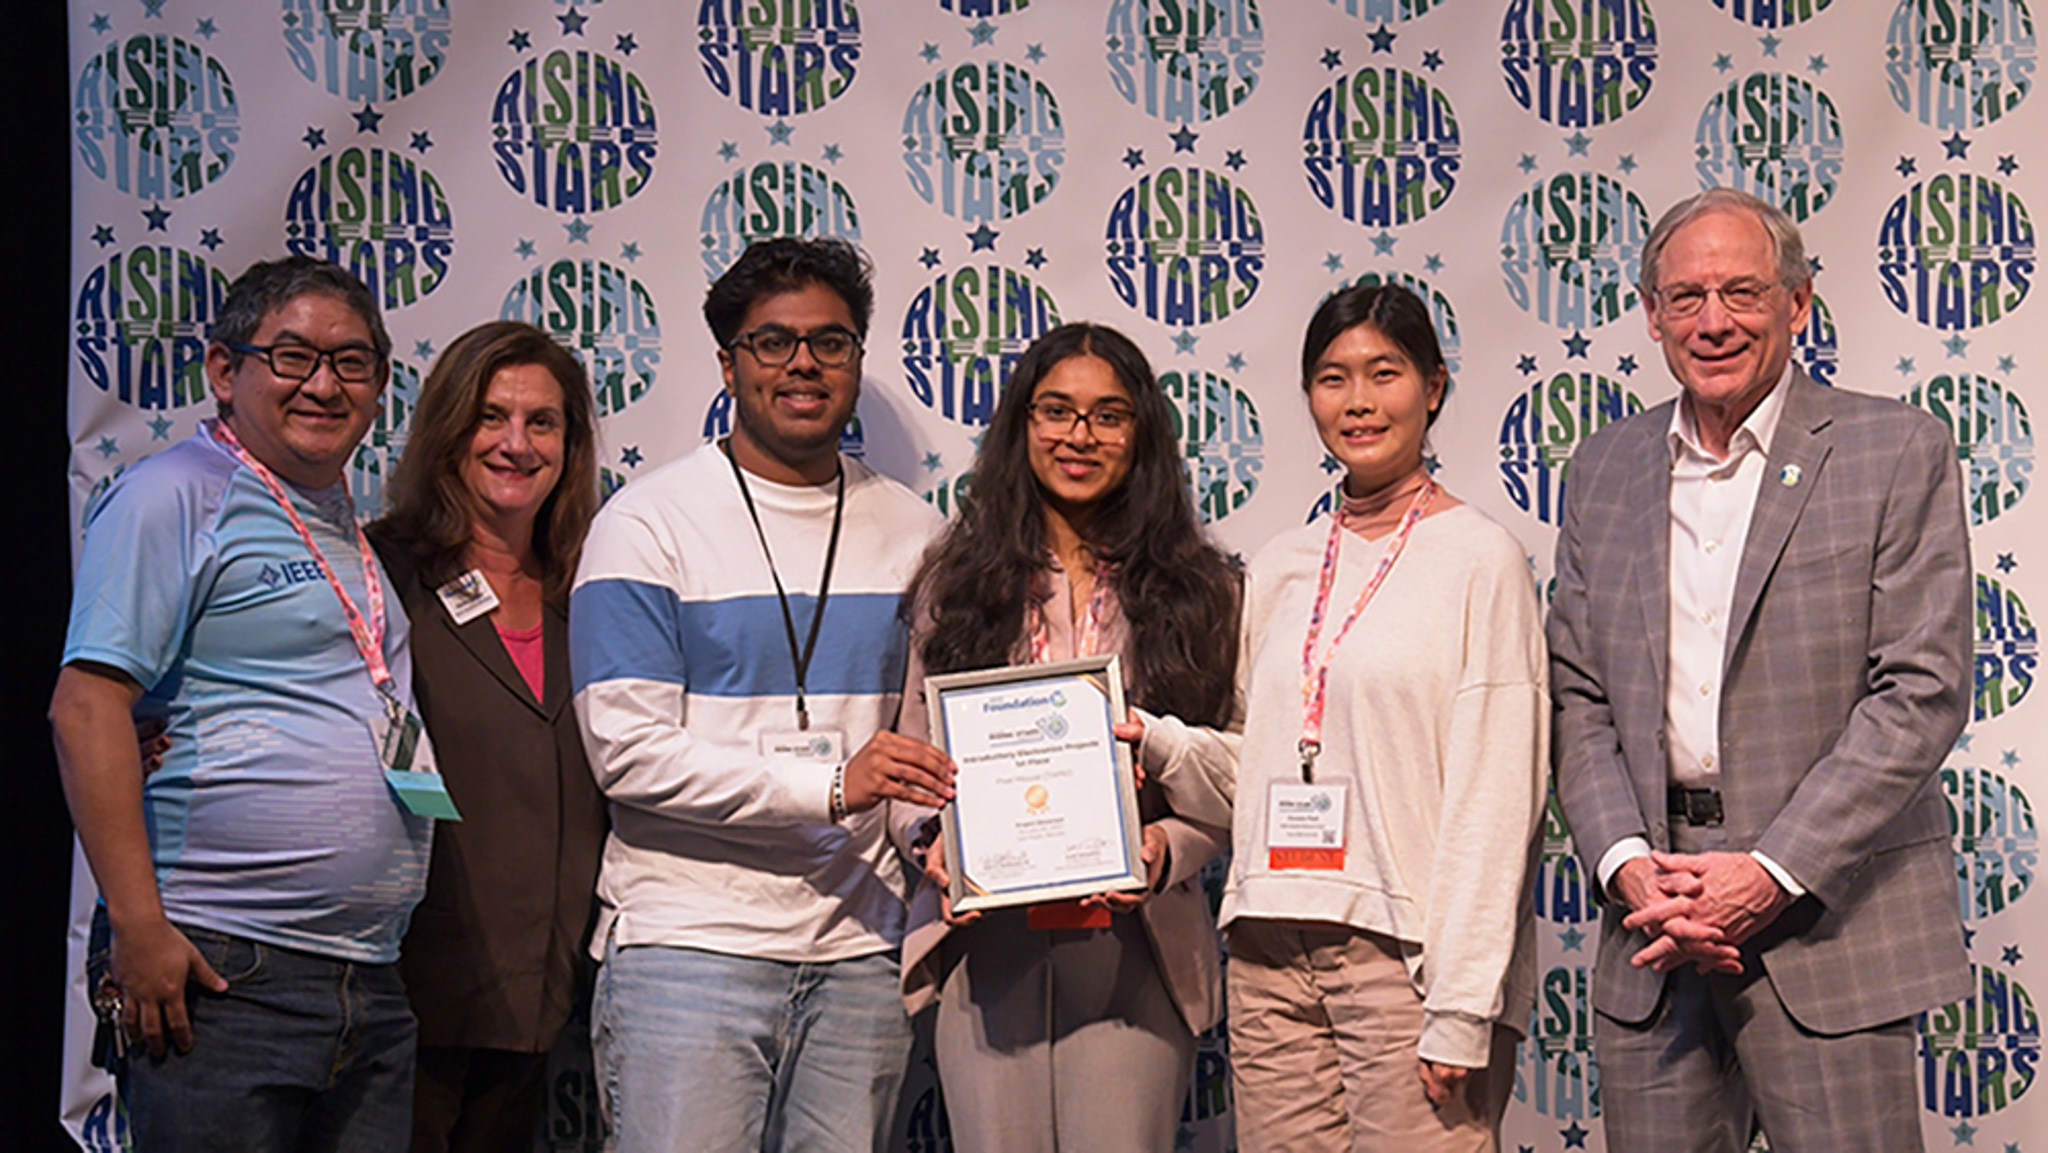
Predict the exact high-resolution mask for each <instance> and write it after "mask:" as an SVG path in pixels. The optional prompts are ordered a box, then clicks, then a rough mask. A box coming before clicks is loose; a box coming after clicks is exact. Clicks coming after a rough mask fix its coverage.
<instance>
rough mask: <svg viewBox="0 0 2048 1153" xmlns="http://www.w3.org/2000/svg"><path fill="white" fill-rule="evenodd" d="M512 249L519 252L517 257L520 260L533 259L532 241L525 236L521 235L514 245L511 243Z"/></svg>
mask: <svg viewBox="0 0 2048 1153" xmlns="http://www.w3.org/2000/svg"><path fill="white" fill-rule="evenodd" d="M512 251H514V252H516V253H518V254H519V258H520V259H521V260H532V259H533V241H531V240H528V239H526V238H525V237H523V236H522V237H520V238H519V243H517V244H515V245H513V246H512Z"/></svg>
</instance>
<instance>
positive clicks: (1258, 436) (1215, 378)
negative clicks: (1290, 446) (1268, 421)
mask: <svg viewBox="0 0 2048 1153" xmlns="http://www.w3.org/2000/svg"><path fill="white" fill-rule="evenodd" d="M1159 387H1160V389H1161V390H1162V391H1163V392H1165V393H1166V401H1167V404H1168V406H1169V407H1170V409H1171V410H1172V413H1173V431H1174V438H1175V439H1176V440H1178V441H1179V442H1180V446H1181V454H1182V456H1183V457H1184V458H1185V459H1186V461H1187V465H1188V481H1189V483H1190V485H1191V486H1192V488H1193V492H1194V498H1195V512H1196V514H1197V515H1198V516H1199V517H1200V518H1201V520H1202V523H1203V524H1215V523H1216V522H1218V521H1220V520H1222V519H1223V518H1224V517H1227V516H1229V515H1230V514H1231V513H1234V512H1236V511H1237V510H1238V509H1240V508H1243V507H1244V504H1245V502H1246V501H1248V500H1250V499H1251V498H1252V494H1253V493H1255V492H1257V491H1258V489H1259V473H1260V471H1261V470H1262V469H1263V468H1264V467H1265V436H1264V434H1263V433H1261V432H1260V429H1259V409H1258V406H1257V405H1256V404H1254V403H1253V402H1252V398H1251V397H1250V396H1249V395H1247V394H1246V393H1245V392H1244V390H1243V389H1240V388H1238V387H1237V385H1236V384H1235V383H1233V382H1232V381H1231V379H1230V378H1229V377H1227V376H1225V375H1223V374H1221V373H1217V372H1211V371H1208V370H1206V369H1186V370H1182V369H1175V370H1172V371H1169V372H1162V373H1160V374H1159Z"/></svg>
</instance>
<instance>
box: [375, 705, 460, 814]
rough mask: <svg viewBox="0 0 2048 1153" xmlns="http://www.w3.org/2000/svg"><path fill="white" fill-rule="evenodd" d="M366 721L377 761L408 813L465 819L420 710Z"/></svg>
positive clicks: (393, 792)
mask: <svg viewBox="0 0 2048 1153" xmlns="http://www.w3.org/2000/svg"><path fill="white" fill-rule="evenodd" d="M364 723H365V724H367V725H368V726H369V728H370V740H371V742H372V743H373V744H374V745H375V746H376V749H377V760H378V761H379V762H380V763H381V764H382V765H383V768H384V781H385V783H386V784H388V785H390V786H391V795H392V796H393V797H395V798H396V799H397V801H398V803H399V805H400V806H401V807H402V808H404V809H405V811H406V812H408V813H411V814H412V815H413V816H416V817H431V818H433V819H434V820H437V821H459V820H461V819H462V814H461V813H459V812H457V811H456V809H455V798H453V797H451V796H449V795H448V785H447V783H446V782H445V781H443V780H442V779H441V774H440V772H439V769H438V766H436V765H435V763H434V745H433V742H431V741H429V740H428V739H427V732H426V726H424V725H422V724H421V723H420V718H419V714H418V713H415V712H413V711H412V710H411V709H402V710H398V711H396V712H395V713H394V714H389V715H379V716H373V717H370V718H368V720H366V721H365V722H364Z"/></svg>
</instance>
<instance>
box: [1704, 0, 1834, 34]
mask: <svg viewBox="0 0 2048 1153" xmlns="http://www.w3.org/2000/svg"><path fill="white" fill-rule="evenodd" d="M1833 3H1834V0H1713V5H1714V7H1716V8H1719V9H1721V10H1722V11H1723V12H1726V13H1728V15H1730V16H1733V17H1735V18H1736V19H1737V20H1740V21H1742V22H1743V23H1744V24H1747V25H1749V26H1750V27H1751V28H1790V27H1792V26H1793V25H1795V24H1804V23H1805V22H1807V21H1808V20H1811V19H1813V18H1814V16H1815V15H1817V14H1819V13H1822V12H1825V11H1827V10H1828V5H1830V4H1833Z"/></svg>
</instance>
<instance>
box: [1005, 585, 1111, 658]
mask: <svg viewBox="0 0 2048 1153" xmlns="http://www.w3.org/2000/svg"><path fill="white" fill-rule="evenodd" d="M1113 571H1114V568H1113V566H1110V565H1103V566H1101V567H1099V568H1097V569H1096V570H1095V591H1094V592H1093V593H1092V594H1090V595H1089V597H1088V608H1087V610H1086V611H1085V612H1083V613H1082V614H1081V619H1080V620H1077V621H1075V622H1074V655H1075V656H1077V657H1092V656H1094V655H1095V650H1096V647H1097V646H1098V645H1100V644H1101V643H1102V620H1103V618H1104V617H1105V616H1107V615H1109V580H1110V574H1111V573H1112V572H1113ZM1067 587H1069V588H1072V587H1073V586H1072V585H1071V584H1070V585H1068V586H1067ZM1024 631H1025V632H1027V633H1029V634H1030V635H1031V663H1032V664H1034V665H1042V664H1044V663H1046V662H1047V661H1049V660H1051V659H1052V630H1051V629H1049V628H1047V627H1046V623H1045V611H1044V610H1043V609H1041V608H1039V606H1038V605H1037V604H1036V603H1035V602H1034V603H1033V604H1032V605H1031V606H1030V607H1029V608H1027V609H1025V610H1024Z"/></svg>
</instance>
